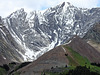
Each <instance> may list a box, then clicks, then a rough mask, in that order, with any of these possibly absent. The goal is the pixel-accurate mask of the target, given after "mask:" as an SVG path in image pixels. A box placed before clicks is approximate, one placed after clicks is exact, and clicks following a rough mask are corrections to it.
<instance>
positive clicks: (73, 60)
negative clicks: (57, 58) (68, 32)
mask: <svg viewBox="0 0 100 75" xmlns="http://www.w3.org/2000/svg"><path fill="white" fill-rule="evenodd" d="M63 48H65V50H67V52H68V54H66V58H68V60H69V65H68V66H67V67H62V68H60V69H62V72H58V73H57V72H56V73H54V72H52V71H49V72H45V75H67V74H69V72H70V71H71V72H76V71H77V70H79V71H81V69H82V70H84V69H85V70H84V71H85V72H87V73H89V74H90V75H92V74H95V75H100V67H97V66H93V65H91V63H90V61H89V60H88V59H87V58H86V57H83V56H81V55H80V54H79V53H77V52H75V51H74V50H73V49H72V48H70V47H69V46H66V45H64V46H63ZM80 67H81V68H80ZM56 69H57V68H56ZM77 73H78V72H77ZM87 73H86V75H88V74H87ZM42 74H43V73H42ZM72 75H73V74H72ZM76 75H77V74H76ZM78 75H80V74H78Z"/></svg>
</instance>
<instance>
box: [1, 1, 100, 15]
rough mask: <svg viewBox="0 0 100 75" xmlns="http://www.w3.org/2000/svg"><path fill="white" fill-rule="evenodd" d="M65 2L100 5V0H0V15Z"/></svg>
mask: <svg viewBox="0 0 100 75" xmlns="http://www.w3.org/2000/svg"><path fill="white" fill-rule="evenodd" d="M63 2H70V3H71V4H72V5H74V6H77V7H82V8H92V7H100V0H0V16H2V17H7V16H9V15H10V14H11V13H12V12H14V11H16V10H18V9H21V8H24V10H25V11H26V12H31V11H34V10H45V9H47V8H49V7H53V6H56V5H58V4H61V3H63Z"/></svg>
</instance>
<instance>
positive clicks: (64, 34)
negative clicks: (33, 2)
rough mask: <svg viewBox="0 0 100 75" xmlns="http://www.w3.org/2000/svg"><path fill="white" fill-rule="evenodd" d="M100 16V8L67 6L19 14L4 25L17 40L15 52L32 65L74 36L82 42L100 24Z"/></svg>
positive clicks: (15, 14)
mask: <svg viewBox="0 0 100 75" xmlns="http://www.w3.org/2000/svg"><path fill="white" fill-rule="evenodd" d="M99 12H100V8H92V9H84V8H77V7H75V6H73V5H71V4H70V3H67V2H64V3H62V4H60V5H57V6H55V7H52V8H48V9H47V10H45V11H44V12H43V11H33V12H31V13H30V14H27V12H25V11H24V9H20V10H17V11H16V12H14V13H12V14H11V15H10V16H8V17H7V18H5V19H3V23H4V27H5V28H6V29H7V30H8V31H9V33H10V34H11V36H12V38H11V39H13V40H14V45H15V47H14V48H15V49H14V50H15V52H18V54H20V55H21V56H22V58H21V60H23V61H31V60H35V59H37V58H38V57H39V56H41V55H42V54H44V53H45V52H47V51H49V50H50V49H52V48H54V47H55V46H58V45H61V44H64V43H65V42H67V41H68V40H69V39H70V37H72V36H73V35H78V36H80V37H81V38H82V37H83V36H84V35H85V34H86V33H87V31H88V30H89V29H90V28H91V27H92V26H93V24H94V23H96V22H99V21H100V19H99V18H100V13H99ZM5 34H7V33H5Z"/></svg>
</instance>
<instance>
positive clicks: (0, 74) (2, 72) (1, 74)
mask: <svg viewBox="0 0 100 75" xmlns="http://www.w3.org/2000/svg"><path fill="white" fill-rule="evenodd" d="M6 73H7V72H6V70H5V69H4V68H1V67H0V75H6Z"/></svg>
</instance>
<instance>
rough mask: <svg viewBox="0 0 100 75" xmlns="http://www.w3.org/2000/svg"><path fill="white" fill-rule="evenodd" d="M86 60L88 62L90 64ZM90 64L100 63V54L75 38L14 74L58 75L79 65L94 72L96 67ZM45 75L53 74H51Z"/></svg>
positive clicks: (81, 40)
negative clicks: (43, 74)
mask: <svg viewBox="0 0 100 75" xmlns="http://www.w3.org/2000/svg"><path fill="white" fill-rule="evenodd" d="M88 60H90V62H89V61H88ZM90 63H100V53H99V52H97V51H96V50H95V49H94V48H93V47H92V46H90V45H89V44H88V43H86V42H85V41H84V40H83V39H81V38H79V37H77V36H75V37H74V38H72V39H71V42H70V43H69V44H66V45H62V46H58V47H56V48H54V49H52V50H50V51H49V52H47V53H45V54H43V55H42V56H41V57H39V58H38V59H37V60H35V61H33V62H32V63H31V64H29V65H27V66H25V67H23V68H22V69H20V70H18V71H17V72H15V74H16V73H19V74H18V75H41V73H42V72H53V73H56V74H55V75H58V74H59V73H60V72H64V70H65V71H67V70H69V69H71V68H70V67H73V66H74V67H75V66H80V65H82V66H84V65H85V66H87V67H88V66H90V68H91V69H94V68H95V70H97V69H96V67H94V66H91V64H90ZM66 66H67V68H66ZM72 69H73V68H72ZM98 70H99V69H98ZM92 71H93V70H92ZM97 72H98V71H97ZM57 73H58V74H57ZM15 74H14V75H15ZM46 75H53V74H52V73H51V74H46ZM59 75H65V74H59Z"/></svg>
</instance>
